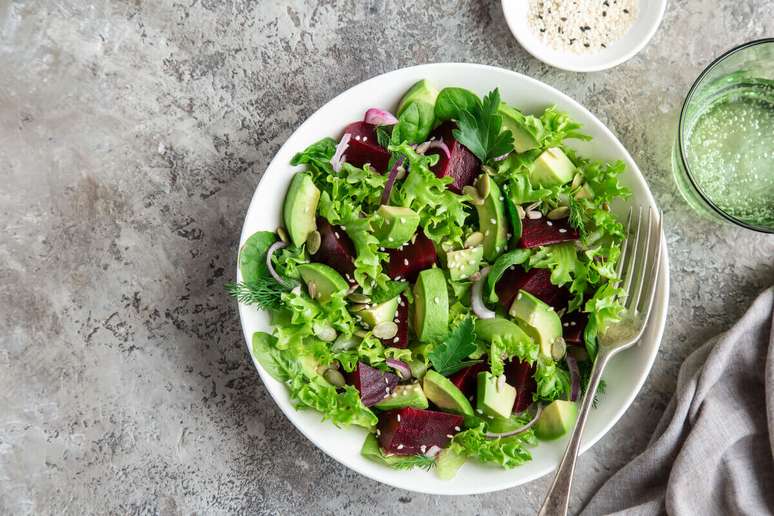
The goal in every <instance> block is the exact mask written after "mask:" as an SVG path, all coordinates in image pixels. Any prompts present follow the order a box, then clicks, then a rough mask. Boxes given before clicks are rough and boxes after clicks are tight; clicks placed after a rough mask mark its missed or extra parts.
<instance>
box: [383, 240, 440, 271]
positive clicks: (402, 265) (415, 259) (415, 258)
mask: <svg viewBox="0 0 774 516" xmlns="http://www.w3.org/2000/svg"><path fill="white" fill-rule="evenodd" d="M387 252H388V253H389V255H390V262H389V263H388V264H387V275H388V276H389V277H390V278H392V279H396V278H403V279H407V280H409V281H411V282H414V281H415V280H416V279H417V275H418V274H419V272H420V271H423V270H425V269H429V268H430V267H432V266H433V264H435V261H436V258H437V256H436V254H435V245H433V241H432V240H430V239H429V238H427V237H426V236H425V234H424V233H423V232H421V231H419V232H417V234H416V238H415V239H414V242H413V243H412V242H409V243H407V244H404V245H403V246H402V247H400V248H398V249H388V250H387Z"/></svg>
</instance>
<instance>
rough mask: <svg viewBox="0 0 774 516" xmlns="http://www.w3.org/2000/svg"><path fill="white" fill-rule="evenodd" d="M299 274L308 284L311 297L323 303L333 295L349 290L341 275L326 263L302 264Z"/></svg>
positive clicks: (299, 267)
mask: <svg viewBox="0 0 774 516" xmlns="http://www.w3.org/2000/svg"><path fill="white" fill-rule="evenodd" d="M298 272H299V274H301V278H302V279H303V280H304V283H306V288H307V290H309V295H310V296H312V297H313V298H314V299H319V300H320V301H323V302H325V301H328V300H329V299H330V297H331V295H332V294H334V293H336V292H339V291H342V290H347V289H348V288H349V284H348V283H347V282H346V280H345V279H344V278H342V277H341V274H339V273H338V272H336V269H334V268H333V267H329V266H327V265H325V264H324V263H302V264H301V265H299V266H298Z"/></svg>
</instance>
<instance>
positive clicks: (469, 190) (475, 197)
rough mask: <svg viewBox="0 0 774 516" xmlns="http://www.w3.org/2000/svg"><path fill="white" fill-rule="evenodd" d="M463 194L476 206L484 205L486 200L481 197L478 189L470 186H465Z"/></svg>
mask: <svg viewBox="0 0 774 516" xmlns="http://www.w3.org/2000/svg"><path fill="white" fill-rule="evenodd" d="M462 193H463V194H465V195H467V196H468V197H470V202H471V203H473V204H474V205H476V206H481V205H482V204H484V199H482V198H481V197H480V196H479V194H478V189H477V188H476V187H474V186H470V185H467V186H463V187H462Z"/></svg>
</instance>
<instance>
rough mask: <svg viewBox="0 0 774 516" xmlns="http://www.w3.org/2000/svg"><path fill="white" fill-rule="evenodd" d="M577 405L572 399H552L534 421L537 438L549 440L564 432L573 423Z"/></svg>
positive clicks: (576, 413)
mask: <svg viewBox="0 0 774 516" xmlns="http://www.w3.org/2000/svg"><path fill="white" fill-rule="evenodd" d="M577 417H578V406H577V405H576V404H575V402H573V401H566V400H555V401H552V402H551V403H550V404H549V405H548V406H547V407H546V408H544V409H543V413H542V414H540V418H538V420H537V423H535V435H536V436H537V438H538V439H542V440H544V441H551V440H553V439H558V438H560V437H561V436H563V435H564V434H566V433H567V432H568V431H569V430H570V429H571V428H572V425H574V424H575V419H576V418H577Z"/></svg>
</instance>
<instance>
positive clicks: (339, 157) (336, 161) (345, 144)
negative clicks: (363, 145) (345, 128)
mask: <svg viewBox="0 0 774 516" xmlns="http://www.w3.org/2000/svg"><path fill="white" fill-rule="evenodd" d="M351 138H352V135H351V134H349V133H344V136H342V137H341V141H340V142H339V144H338V145H336V152H335V153H334V154H333V157H332V158H331V166H332V167H333V171H334V172H340V171H341V165H343V164H344V153H345V152H347V149H348V148H349V140H350V139H351Z"/></svg>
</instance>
